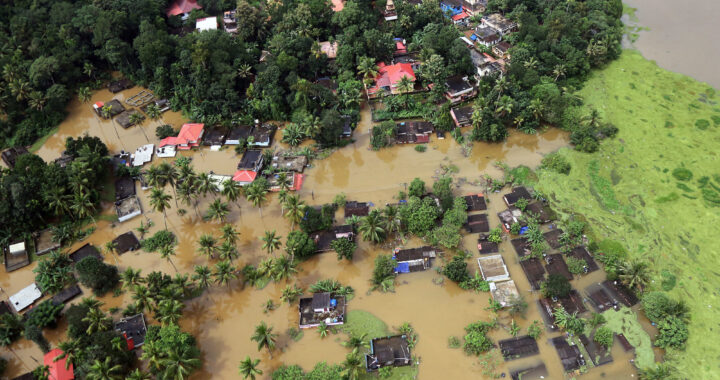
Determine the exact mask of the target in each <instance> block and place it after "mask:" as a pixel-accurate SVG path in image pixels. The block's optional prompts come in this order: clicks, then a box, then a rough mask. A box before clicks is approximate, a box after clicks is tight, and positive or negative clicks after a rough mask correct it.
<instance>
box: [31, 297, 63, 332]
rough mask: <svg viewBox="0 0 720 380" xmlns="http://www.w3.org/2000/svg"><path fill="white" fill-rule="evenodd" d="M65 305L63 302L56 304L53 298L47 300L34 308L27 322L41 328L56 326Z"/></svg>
mask: <svg viewBox="0 0 720 380" xmlns="http://www.w3.org/2000/svg"><path fill="white" fill-rule="evenodd" d="M63 307H64V305H63V304H58V305H54V304H53V303H52V301H51V300H45V301H43V302H41V303H40V304H39V305H38V306H36V307H35V308H34V309H33V312H32V314H30V317H28V319H27V321H25V324H26V325H35V326H38V327H40V328H43V327H48V326H49V327H55V325H56V324H57V320H58V318H60V313H61V312H62V310H63Z"/></svg>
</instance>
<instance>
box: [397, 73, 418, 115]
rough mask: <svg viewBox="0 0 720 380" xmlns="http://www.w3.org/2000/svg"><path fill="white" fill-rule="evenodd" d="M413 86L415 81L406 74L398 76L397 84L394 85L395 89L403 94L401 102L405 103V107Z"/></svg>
mask: <svg viewBox="0 0 720 380" xmlns="http://www.w3.org/2000/svg"><path fill="white" fill-rule="evenodd" d="M414 87H415V83H414V82H413V81H412V79H410V77H409V76H407V75H403V76H402V78H400V80H399V81H398V82H397V85H396V86H395V88H397V90H398V91H399V92H400V93H401V94H404V96H403V99H404V101H403V103H405V108H407V105H408V101H409V100H410V99H409V96H410V93H411V92H412V90H413V89H414Z"/></svg>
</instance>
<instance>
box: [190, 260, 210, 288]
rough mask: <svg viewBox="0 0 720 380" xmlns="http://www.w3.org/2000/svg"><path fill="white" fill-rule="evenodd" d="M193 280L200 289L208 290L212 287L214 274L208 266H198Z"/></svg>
mask: <svg viewBox="0 0 720 380" xmlns="http://www.w3.org/2000/svg"><path fill="white" fill-rule="evenodd" d="M192 279H193V281H195V282H196V283H197V286H198V287H199V288H200V289H207V288H209V287H210V282H211V281H212V272H210V268H208V267H207V265H196V266H195V274H193V276H192Z"/></svg>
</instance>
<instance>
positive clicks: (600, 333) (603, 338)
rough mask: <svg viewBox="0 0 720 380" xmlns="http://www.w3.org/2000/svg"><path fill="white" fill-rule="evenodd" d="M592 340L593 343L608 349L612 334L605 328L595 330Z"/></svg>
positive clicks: (610, 345)
mask: <svg viewBox="0 0 720 380" xmlns="http://www.w3.org/2000/svg"><path fill="white" fill-rule="evenodd" d="M593 340H594V341H595V343H597V344H599V345H601V346H604V347H605V348H607V349H609V348H610V347H612V344H613V332H612V330H610V329H609V328H607V327H599V328H598V329H597V330H595V336H594V337H593Z"/></svg>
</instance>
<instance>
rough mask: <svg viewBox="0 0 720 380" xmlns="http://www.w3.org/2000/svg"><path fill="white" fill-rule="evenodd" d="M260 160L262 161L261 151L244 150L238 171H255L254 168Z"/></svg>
mask: <svg viewBox="0 0 720 380" xmlns="http://www.w3.org/2000/svg"><path fill="white" fill-rule="evenodd" d="M260 160H262V151H261V150H254V149H250V150H246V151H245V153H243V156H242V159H241V160H240V163H239V164H238V169H240V170H255V167H256V166H257V165H258V164H259V162H260Z"/></svg>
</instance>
